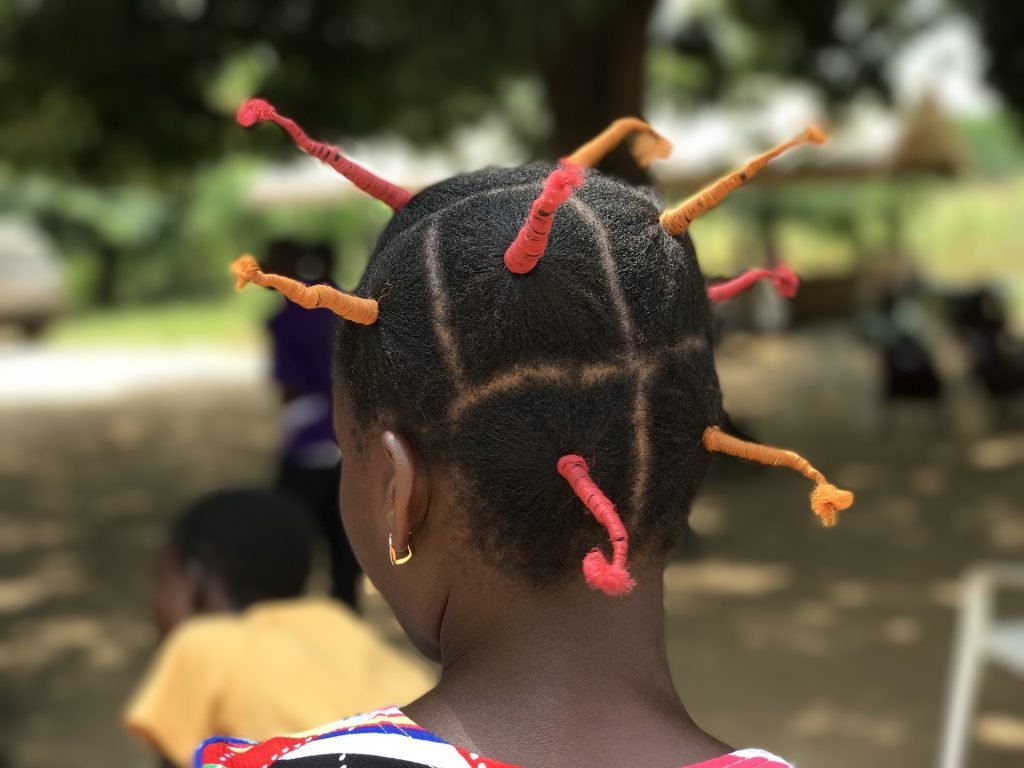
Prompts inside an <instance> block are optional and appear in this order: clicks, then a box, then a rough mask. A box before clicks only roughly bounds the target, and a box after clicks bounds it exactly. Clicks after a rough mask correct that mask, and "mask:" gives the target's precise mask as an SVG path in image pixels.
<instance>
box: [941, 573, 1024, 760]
mask: <svg viewBox="0 0 1024 768" xmlns="http://www.w3.org/2000/svg"><path fill="white" fill-rule="evenodd" d="M1000 588H1014V589H1024V564H1021V565H1016V564H1009V563H991V564H983V565H978V566H974V567H972V568H971V569H970V570H969V571H967V573H966V574H964V578H963V592H962V594H961V596H960V613H959V618H958V621H957V631H956V637H955V639H954V646H953V659H952V666H951V668H950V675H949V690H948V693H947V696H946V715H945V722H944V723H943V728H942V732H941V733H940V734H939V762H938V765H939V768H964V766H965V765H966V764H967V763H966V757H967V747H968V744H969V736H970V729H971V722H972V720H973V718H974V705H975V702H976V700H977V696H978V688H979V686H980V683H981V673H982V671H983V668H984V663H985V662H986V661H990V662H993V663H995V664H998V665H1000V666H1001V667H1002V668H1003V669H1005V670H1007V671H1010V672H1014V673H1016V674H1018V675H1021V676H1022V677H1024V619H1016V620H1000V621H996V620H995V619H994V615H993V614H994V608H995V598H996V591H997V590H998V589H1000Z"/></svg>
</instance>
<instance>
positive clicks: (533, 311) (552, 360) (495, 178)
mask: <svg viewBox="0 0 1024 768" xmlns="http://www.w3.org/2000/svg"><path fill="white" fill-rule="evenodd" d="M251 105H252V103H251V102H250V104H249V105H247V106H246V107H243V110H242V111H241V112H240V120H241V121H242V122H243V123H248V124H251V123H252V122H253V119H251V118H252V115H253V114H254V108H253V107H252V106H251ZM261 109H263V112H262V113H261V114H260V118H261V119H273V120H275V122H279V124H282V125H283V127H285V129H286V130H288V131H289V133H291V134H292V136H293V137H295V138H296V141H297V142H298V143H299V144H300V146H302V147H303V148H304V149H306V151H308V152H310V153H311V154H314V155H315V156H317V157H320V158H321V159H325V160H326V161H327V162H330V163H331V164H332V165H334V166H335V167H338V168H339V170H342V172H343V173H346V175H350V177H351V174H352V173H353V172H352V170H351V169H352V167H353V166H352V164H351V163H348V161H347V160H344V158H341V156H340V154H339V153H338V152H337V150H335V149H333V148H329V147H328V148H326V149H324V148H323V147H324V145H317V144H315V142H311V141H310V140H309V139H308V138H306V137H305V135H304V134H302V133H301V131H299V130H298V128H297V126H295V125H294V123H290V121H286V119H283V118H280V117H279V116H277V115H276V113H273V112H272V111H267V110H268V109H270V108H269V106H267V107H261ZM618 125H620V128H621V124H618ZM629 125H630V127H631V129H632V130H636V129H637V128H638V127H639V129H640V130H642V131H644V132H645V133H644V137H645V139H646V140H647V141H646V143H644V144H641V146H640V151H641V152H646V153H648V154H650V152H651V147H652V140H653V142H654V144H653V146H654V147H655V149H654V153H655V154H663V153H664V152H663V150H664V148H665V143H664V140H663V139H661V138H660V137H658V136H657V135H656V134H653V132H650V130H649V129H647V128H646V126H644V124H642V123H640V122H639V121H633V122H631V123H630V124H629ZM614 127H615V126H613V128H614ZM610 133H612V131H611V130H610ZM619 133H620V134H621V133H622V131H621V130H620V132H619ZM652 137H653V138H652ZM616 138H621V136H617V137H616ZM304 142H305V143H304ZM599 156H600V152H597V153H596V157H599ZM339 158H341V160H339ZM594 159H595V151H594V147H593V146H592V145H588V146H587V147H584V148H581V151H580V152H579V153H577V154H576V155H574V156H573V157H572V158H570V159H569V160H568V161H563V164H562V165H560V166H558V167H556V168H552V167H551V166H542V165H537V166H529V167H525V168H513V169H489V170H485V171H480V172H477V173H469V174H463V175H460V176H457V177H455V178H452V179H449V180H447V181H443V182H441V183H439V184H436V185H434V186H432V187H430V188H428V189H426V190H423V191H422V192H420V193H419V194H417V195H415V196H414V197H411V199H410V198H409V197H408V196H407V195H406V197H404V198H403V197H402V196H401V195H400V194H397V193H395V192H394V188H392V187H390V185H387V184H386V182H382V181H380V180H377V182H378V186H377V187H373V185H372V184H371V183H370V181H367V179H366V178H365V177H364V176H358V178H356V179H355V181H356V183H357V184H359V186H361V187H362V188H364V189H368V191H369V190H370V189H376V190H378V191H379V190H381V189H383V190H384V191H383V192H382V193H381V194H378V195H377V196H378V197H380V198H381V199H384V200H385V201H386V202H388V203H389V204H390V205H392V207H393V208H395V209H396V214H395V217H394V218H393V219H392V221H391V223H390V224H389V226H388V227H387V229H386V230H385V231H384V233H383V234H382V235H381V237H380V240H379V241H378V243H377V247H376V249H375V251H374V254H373V256H372V258H371V260H370V263H369V265H368V267H367V270H366V273H365V275H364V276H363V279H362V281H361V283H360V285H359V287H358V288H357V290H356V292H355V293H356V294H357V296H359V297H364V298H354V297H350V296H343V295H339V296H332V297H327V296H326V295H324V296H320V295H318V296H316V297H314V296H311V295H310V294H309V292H308V290H306V289H305V288H304V287H302V286H298V287H291V288H289V287H288V286H284V285H282V284H281V283H280V281H279V280H277V282H273V281H274V280H276V278H275V276H273V275H265V274H263V273H262V272H260V271H259V269H258V267H256V265H255V264H254V263H252V262H251V260H249V261H246V262H244V263H242V262H241V261H240V263H239V264H238V266H237V268H236V272H237V273H238V274H239V282H240V284H242V283H244V282H245V281H246V280H250V279H251V280H253V281H254V282H258V283H260V284H274V285H275V287H279V288H282V290H285V291H286V292H287V293H288V295H289V296H291V297H293V298H295V300H297V301H300V302H301V303H303V304H304V305H306V306H313V307H316V306H330V307H331V308H332V309H334V310H335V311H336V312H338V314H340V315H342V316H343V317H346V318H350V320H348V321H346V322H343V323H341V325H340V327H339V333H338V342H337V352H336V359H335V363H336V384H337V396H336V403H335V406H336V407H335V420H336V428H337V434H338V439H339V442H340V444H341V447H342V455H343V466H344V468H345V469H344V472H343V480H342V492H341V500H342V505H341V506H342V516H343V519H344V521H345V527H346V530H347V531H348V533H349V537H350V539H351V541H352V545H353V548H354V549H355V552H356V555H357V557H358V558H359V560H360V562H361V564H362V565H363V567H364V569H365V570H366V572H367V574H368V575H369V576H370V578H371V579H372V580H373V581H374V583H375V584H376V585H377V586H378V588H379V589H381V591H382V592H383V593H384V595H385V597H386V598H388V600H389V602H390V603H391V604H392V607H393V608H394V609H395V611H396V614H397V615H398V618H399V620H400V621H401V622H402V624H403V626H404V627H405V629H406V631H407V632H408V633H409V635H410V637H412V639H413V641H414V642H416V643H417V645H418V646H419V647H420V648H421V650H424V651H425V652H427V653H428V654H429V655H437V652H438V643H439V635H440V629H439V627H440V621H441V617H442V615H443V613H444V611H445V606H446V605H448V604H449V602H450V601H451V600H452V598H453V595H465V594H467V593H472V592H476V593H479V594H490V595H491V596H492V602H493V600H494V599H497V600H500V599H501V596H500V595H501V593H500V592H496V591H495V590H506V592H507V591H509V590H511V591H516V592H518V593H520V594H528V593H530V592H531V591H533V592H535V591H536V590H554V589H569V590H580V591H581V592H585V591H586V589H587V587H586V584H587V583H589V585H590V586H591V587H594V588H596V589H599V590H602V591H605V592H607V593H609V594H615V595H623V594H625V593H627V592H628V591H629V590H630V589H631V587H632V584H633V582H632V578H633V577H635V578H636V579H637V580H638V581H640V582H641V583H642V582H643V580H644V579H645V578H647V579H656V578H657V576H658V574H659V572H660V569H661V568H662V567H663V564H664V558H665V555H666V552H667V551H668V549H669V548H670V547H671V546H672V544H673V542H674V540H675V537H676V536H677V534H678V532H679V531H680V530H681V529H682V528H683V525H684V521H685V518H686V515H687V513H688V510H689V507H690V503H691V501H692V499H693V496H694V493H695V492H696V490H697V487H698V485H699V484H700V481H701V479H702V477H703V475H704V471H705V468H706V465H707V461H708V457H709V450H708V449H707V448H705V447H704V445H703V440H704V436H705V433H706V432H707V430H708V428H709V427H712V426H714V425H717V424H718V423H719V422H720V421H721V415H722V410H721V400H722V396H721V391H720V388H719V384H718V378H717V375H716V373H715V368H714V360H713V351H712V335H711V322H710V321H711V313H710V307H709V302H708V297H707V293H706V286H705V283H704V279H703V276H702V275H701V272H700V267H699V265H698V262H697V258H696V254H695V252H694V248H693V243H692V241H691V240H690V238H689V236H688V234H686V231H685V229H686V226H687V225H688V224H689V221H690V220H692V218H695V217H696V215H698V214H699V211H700V210H704V209H706V208H709V207H712V206H713V205H715V204H717V202H718V199H720V198H721V196H724V195H723V194H722V193H721V192H719V193H718V194H719V198H718V199H711V198H709V197H708V196H707V195H705V196H704V197H698V198H695V199H694V200H695V201H696V202H694V201H691V202H690V207H689V208H686V207H685V206H683V207H681V208H680V209H678V210H676V211H670V212H667V213H666V214H663V213H662V211H661V210H660V208H659V206H658V205H657V203H656V200H655V199H654V198H653V197H651V196H650V195H648V194H647V193H645V192H644V191H641V190H638V189H636V188H633V187H630V186H627V185H625V184H623V183H621V182H619V181H616V180H615V179H612V178H609V177H606V176H604V175H602V174H600V173H598V172H595V171H589V172H587V171H586V170H585V168H584V167H583V164H590V163H592V162H593V161H594ZM341 161H344V163H347V165H342V164H341ZM577 161H578V162H577ZM762 165H763V163H762ZM339 166H341V167H339ZM758 167H760V166H758ZM356 168H358V167H356ZM358 170H359V172H361V173H364V174H365V173H366V172H365V171H364V170H363V169H358ZM756 170H757V167H755V168H753V169H751V168H750V167H749V166H748V168H747V169H745V172H741V173H746V174H749V175H753V173H754V172H756ZM730 178H731V177H730ZM745 179H746V176H745V175H744V178H743V179H742V180H741V181H740V182H739V183H742V181H744V180H745ZM380 185H385V186H384V187H381V186H380ZM374 194H376V193H375V192H374ZM694 206H696V208H695V207H694ZM684 208H685V210H684ZM289 291H291V292H289ZM367 299H370V300H371V301H367ZM371 305H372V306H371ZM353 320H354V321H353ZM613 505H614V507H613ZM389 544H390V545H391V547H392V550H391V554H392V555H398V556H399V558H400V557H401V556H402V555H403V554H404V555H407V554H409V550H410V548H411V551H412V554H413V558H412V559H411V560H409V561H408V563H407V564H403V565H399V566H393V565H392V564H391V563H390V562H389V549H388V547H389ZM593 550H597V552H594V551H593ZM588 552H590V554H588ZM627 553H628V565H627ZM391 559H392V560H394V559H395V558H394V557H392V558H391ZM581 562H583V564H584V565H583V570H584V575H585V579H584V578H581V574H580V569H581ZM627 568H628V569H629V570H631V571H632V576H631V575H630V572H629V570H627Z"/></svg>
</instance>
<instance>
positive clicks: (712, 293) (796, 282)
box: [708, 264, 800, 303]
mask: <svg viewBox="0 0 1024 768" xmlns="http://www.w3.org/2000/svg"><path fill="white" fill-rule="evenodd" d="M765 278H768V279H769V280H771V281H772V285H773V286H774V287H775V290H776V292H777V293H778V294H779V296H781V297H782V298H784V299H791V298H793V297H794V296H796V291H797V288H799V287H800V278H799V277H797V275H796V273H795V272H793V270H791V269H790V268H789V267H787V266H786V265H785V264H777V265H776V266H775V267H773V268H771V269H764V268H762V269H748V270H747V271H746V272H743V273H741V274H739V275H738V276H736V277H734V278H732V279H731V280H726V281H725V282H722V283H716V284H715V285H711V286H708V299H710V300H711V301H713V302H715V303H718V302H722V301H728V300H729V299H732V298H735V297H736V296H738V295H739V294H741V293H743V291H745V290H747V289H748V288H750V287H751V286H752V285H753V284H754V283H756V282H758V281H759V280H764V279H765Z"/></svg>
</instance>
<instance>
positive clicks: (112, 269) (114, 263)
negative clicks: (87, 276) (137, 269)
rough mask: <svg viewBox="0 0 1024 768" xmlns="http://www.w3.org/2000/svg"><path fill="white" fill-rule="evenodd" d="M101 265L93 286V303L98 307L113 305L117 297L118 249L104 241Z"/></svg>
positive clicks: (101, 251) (100, 256)
mask: <svg viewBox="0 0 1024 768" xmlns="http://www.w3.org/2000/svg"><path fill="white" fill-rule="evenodd" d="M99 259H100V267H99V270H98V271H97V273H96V283H95V284H94V286H93V295H92V298H93V303H94V304H95V305H96V306H98V307H111V306H113V305H114V302H115V300H116V299H117V274H118V263H119V261H120V259H119V258H118V253H117V249H116V248H114V247H113V246H112V245H108V244H107V243H103V244H102V245H101V246H100V251H99Z"/></svg>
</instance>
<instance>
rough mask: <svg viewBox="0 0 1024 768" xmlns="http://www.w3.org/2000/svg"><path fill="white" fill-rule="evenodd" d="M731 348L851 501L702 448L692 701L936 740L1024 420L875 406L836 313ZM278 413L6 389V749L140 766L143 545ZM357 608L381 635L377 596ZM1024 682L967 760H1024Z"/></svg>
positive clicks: (905, 756)
mask: <svg viewBox="0 0 1024 768" xmlns="http://www.w3.org/2000/svg"><path fill="white" fill-rule="evenodd" d="M720 360H721V363H720V368H721V372H722V379H723V387H724V389H725V392H726V405H727V407H728V408H729V409H730V410H731V412H732V413H733V415H734V416H735V417H736V418H737V419H738V420H739V421H740V422H741V423H742V424H743V426H744V427H745V428H747V429H749V430H750V431H751V432H753V433H754V434H755V435H756V436H757V437H758V438H760V439H762V440H765V441H771V442H777V443H779V444H784V445H787V446H790V447H793V448H796V449H799V450H801V451H803V452H805V453H806V454H807V455H809V456H811V457H813V459H814V461H815V463H816V464H818V465H819V466H820V467H822V468H823V469H826V470H827V471H828V474H829V475H830V479H832V480H833V481H834V482H836V483H838V484H841V485H845V486H849V487H853V488H854V489H856V491H857V492H858V500H857V505H856V507H855V508H854V510H852V511H851V512H850V513H849V514H847V515H846V516H845V518H844V519H843V521H842V524H841V525H840V526H839V527H838V528H836V529H832V530H824V529H822V528H820V527H818V526H817V525H816V523H815V522H814V520H813V519H812V516H811V515H810V513H809V511H808V510H807V507H806V494H807V492H808V490H809V489H808V485H807V483H806V482H805V481H802V480H801V479H800V478H798V477H796V476H794V475H793V474H791V473H789V472H785V471H781V470H765V469H761V468H756V467H752V466H746V465H739V464H737V463H735V462H731V461H728V460H723V461H716V462H715V463H714V464H713V467H712V471H711V474H710V476H709V478H708V480H707V482H706V484H705V487H704V489H703V492H702V494H701V497H700V500H699V502H698V504H697V506H696V509H695V512H694V517H693V526H694V528H695V529H696V530H697V532H698V534H699V537H698V539H697V541H696V544H695V546H693V547H691V548H690V549H689V550H688V551H686V552H680V553H679V556H678V558H677V559H676V560H675V561H674V562H673V564H672V566H671V567H670V569H669V571H668V574H667V576H666V584H667V597H666V603H667V608H668V613H669V627H668V638H669V655H670V659H671V662H672V667H673V671H674V674H675V677H676V681H677V684H678V686H679V688H680V691H681V692H682V694H683V697H684V700H685V701H686V702H687V704H688V706H689V707H690V709H691V712H692V713H693V715H694V716H695V717H696V719H697V720H698V722H701V723H702V724H703V725H704V726H705V727H706V728H708V729H709V730H711V731H712V732H713V733H715V734H716V735H718V736H719V737H721V738H723V739H725V740H727V741H730V742H733V743H740V744H742V745H752V746H760V747H764V748H767V749H771V750H773V751H777V752H779V753H781V754H783V755H786V756H787V757H789V758H790V759H792V760H794V761H796V763H797V764H798V766H800V767H801V768H810V766H828V768H854V766H857V767H858V768H860V766H863V765H871V766H873V768H914V767H915V766H929V765H932V764H934V759H935V745H936V742H937V738H938V730H939V721H940V715H941V709H942V705H943V702H944V688H945V685H946V678H947V668H948V663H949V662H948V660H949V653H950V644H951V630H952V627H953V621H954V616H955V613H954V611H955V606H956V601H957V583H958V577H959V576H960V574H961V573H962V571H963V569H964V568H965V566H967V565H968V564H969V563H972V562H975V561H978V560H983V559H1000V560H1010V561H1013V560H1016V561H1018V562H1024V513H1022V512H1024V510H1022V502H1021V501H1020V499H1021V498H1022V492H1024V431H1019V430H1018V431H1010V430H1006V429H1005V428H1004V429H999V430H992V429H989V430H986V431H984V432H981V433H978V434H975V435H973V436H963V435H956V434H953V433H952V432H950V431H948V427H943V426H941V424H940V423H939V422H938V421H937V420H936V418H935V417H934V415H932V414H927V413H925V414H922V413H898V414H892V413H883V412H881V411H880V410H879V409H878V407H877V406H876V405H875V404H874V399H873V397H872V389H873V382H874V380H875V373H874V371H873V367H872V358H871V356H870V354H868V353H867V352H866V351H865V350H862V349H860V348H859V347H858V346H857V345H856V344H855V343H853V342H852V341H850V340H849V339H847V338H845V337H844V336H843V335H842V334H841V333H839V332H823V333H816V334H813V335H797V336H787V337H778V338H762V339H757V340H752V339H744V338H735V339H733V340H731V341H730V342H729V343H728V344H726V345H725V347H724V348H723V350H722V353H721V355H720ZM101 364H102V363H101V362H97V363H96V365H101ZM242 369H244V370H250V369H249V368H245V366H243V367H242ZM251 369H252V370H257V369H258V366H252V368H251ZM2 370H3V368H2V366H0V371H2ZM2 375H3V374H2V373H0V376H2ZM275 427H276V422H275V406H274V401H273V398H272V396H271V394H270V393H269V392H268V391H267V389H266V388H265V386H264V385H263V384H262V383H261V382H260V380H259V377H258V376H256V375H239V377H238V379H237V380H235V381H229V380H227V379H221V380H218V381H216V382H212V383H211V382H203V381H201V380H197V381H188V380H183V379H179V380H177V381H176V383H174V384H169V385H164V386H155V385H147V386H146V387H140V388H137V389H136V390H134V391H132V392H130V393H122V394H119V395H118V396H117V397H115V398H110V399H95V400H91V401H88V402H74V401H72V402H68V401H37V402H34V403H33V404H29V405H26V404H25V403H24V402H18V400H17V398H7V399H6V400H2V399H0V750H2V751H3V752H4V755H3V759H2V760H0V762H2V764H3V765H4V766H6V768H13V767H14V766H17V768H43V767H44V766H45V767H50V766H81V767H82V768H100V766H104V767H106V766H115V765H116V766H127V767H129V768H130V767H131V766H150V765H152V761H151V759H150V758H149V756H148V755H147V754H146V753H145V752H143V751H142V750H141V749H140V748H138V747H137V746H135V745H134V744H133V743H132V741H131V740H130V739H129V738H128V737H127V736H126V735H124V734H122V732H121V731H120V729H119V727H118V724H117V715H118V712H119V709H120V707H121V706H122V704H123V702H124V700H125V697H126V696H127V694H128V692H129V690H130V688H131V686H132V684H133V682H134V681H135V680H136V679H137V677H138V675H139V673H140V670H141V669H142V668H143V665H144V663H145V661H146V659H147V655H148V654H149V652H150V650H151V643H152V638H151V634H150V627H149V623H148V613H147V597H148V588H149V584H150V575H151V571H152V566H153V559H154V555H155V553H156V551H157V549H158V547H159V546H160V544H161V542H162V539H163V536H164V534H165V530H166V526H167V522H168V520H169V519H170V518H171V517H172V516H173V514H174V513H175V511H176V510H177V509H179V508H180V507H181V505H182V504H183V503H184V502H185V501H186V500H187V499H189V498H190V497H192V496H193V495H195V494H197V493H200V492H203V491H207V490H210V489H213V488H216V487H221V486H226V485H239V484H260V483H264V482H265V481H266V479H267V478H268V477H269V476H270V471H271V465H272V454H273V448H274V441H275V431H276V428H275ZM1019 607H1020V605H1019V603H1018V604H1017V605H1014V604H1013V603H1012V602H1011V603H1008V604H1007V606H1006V608H1007V609H1008V610H1012V609H1014V608H1019ZM369 615H370V617H371V620H373V621H374V622H376V623H379V624H380V625H381V626H382V627H384V628H385V630H387V631H388V632H389V633H391V634H392V636H393V635H394V627H393V625H392V624H391V623H390V622H389V620H388V618H387V614H386V610H385V609H384V608H383V606H381V605H380V603H379V601H376V600H375V599H371V606H370V611H369ZM1022 702H1024V681H1022V680H1020V679H1015V678H1013V677H1011V676H1009V675H1008V674H1005V673H1002V672H1000V671H998V670H991V671H990V672H989V673H988V674H987V676H986V678H985V682H984V689H983V692H982V696H981V705H980V717H979V719H978V732H977V736H978V738H977V740H976V741H975V745H974V747H973V750H972V762H971V765H972V766H973V767H974V768H995V766H1000V767H1001V768H1002V767H1003V766H1007V765H1024V706H1022ZM341 714H345V713H339V715H341ZM538 768H540V767H538Z"/></svg>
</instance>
